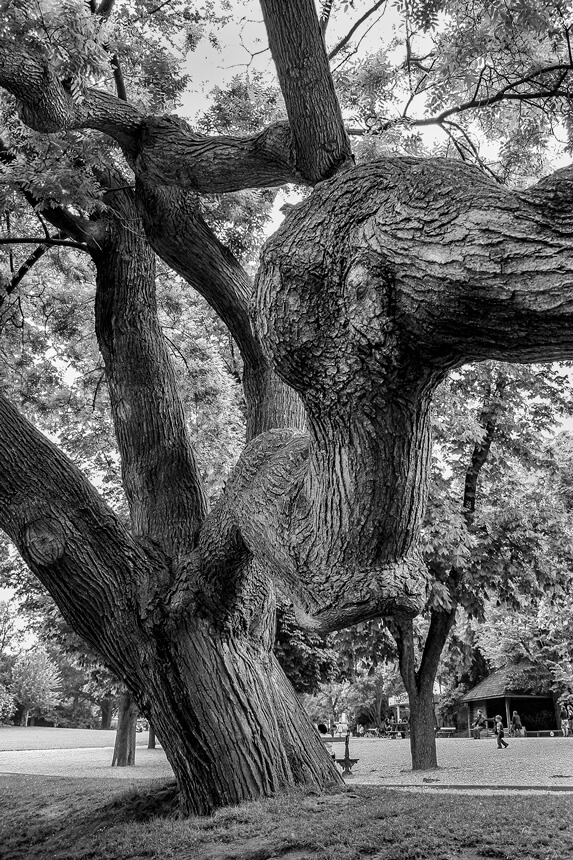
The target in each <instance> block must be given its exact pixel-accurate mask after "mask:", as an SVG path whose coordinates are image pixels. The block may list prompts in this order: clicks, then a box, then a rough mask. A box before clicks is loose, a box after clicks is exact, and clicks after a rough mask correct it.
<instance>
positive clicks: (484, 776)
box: [334, 738, 573, 791]
mask: <svg viewBox="0 0 573 860" xmlns="http://www.w3.org/2000/svg"><path fill="white" fill-rule="evenodd" d="M507 741H508V743H509V746H508V748H507V749H505V750H498V749H497V746H496V741H495V738H491V739H486V738H482V740H479V741H475V740H473V739H468V738H462V739H459V740H458V739H454V738H444V739H441V738H438V740H437V747H438V764H439V769H438V770H437V771H412V770H411V766H412V765H411V759H410V742H409V741H408V740H386V739H372V740H371V739H369V738H366V739H360V740H359V739H354V740H351V742H350V755H351V756H352V757H354V758H358V759H359V761H358V764H357V765H355V767H354V768H353V776H352V777H347V778H346V781H347V783H348V784H350V785H351V784H359V783H361V784H365V783H366V784H370V785H388V786H389V785H399V786H407V785H408V786H418V787H422V786H424V787H435V788H440V787H443V788H445V787H446V786H453V787H457V788H458V789H459V788H461V787H464V786H466V787H472V788H473V787H475V786H481V787H483V788H513V789H516V788H520V787H521V788H525V789H527V790H531V789H532V788H539V789H543V790H547V789H552V790H558V789H561V790H562V789H569V790H570V791H573V738H507ZM339 748H340V753H341V757H342V756H343V755H344V747H343V745H340V744H336V745H335V747H334V749H335V752H337V754H338V749H339Z"/></svg>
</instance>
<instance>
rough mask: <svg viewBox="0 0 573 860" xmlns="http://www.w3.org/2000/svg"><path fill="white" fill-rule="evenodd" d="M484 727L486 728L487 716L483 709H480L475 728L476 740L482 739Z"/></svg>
mask: <svg viewBox="0 0 573 860" xmlns="http://www.w3.org/2000/svg"><path fill="white" fill-rule="evenodd" d="M483 729H485V717H484V715H483V714H482V712H481V710H479V709H478V712H477V714H476V718H475V722H474V728H473V732H474V738H475V739H476V741H479V740H481V733H482V731H483Z"/></svg>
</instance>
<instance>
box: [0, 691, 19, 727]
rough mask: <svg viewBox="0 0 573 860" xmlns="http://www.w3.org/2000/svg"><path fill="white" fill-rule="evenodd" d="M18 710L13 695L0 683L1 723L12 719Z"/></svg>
mask: <svg viewBox="0 0 573 860" xmlns="http://www.w3.org/2000/svg"><path fill="white" fill-rule="evenodd" d="M15 710H16V701H15V699H14V696H13V695H12V693H11V692H10V691H9V690H8V689H7V687H5V686H4V684H2V683H0V723H5V722H6V721H7V720H9V719H10V717H11V716H12V714H13V713H14V711H15Z"/></svg>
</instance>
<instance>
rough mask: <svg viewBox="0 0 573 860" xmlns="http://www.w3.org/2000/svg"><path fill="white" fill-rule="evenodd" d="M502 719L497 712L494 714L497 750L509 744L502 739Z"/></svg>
mask: <svg viewBox="0 0 573 860" xmlns="http://www.w3.org/2000/svg"><path fill="white" fill-rule="evenodd" d="M503 734H504V732H503V720H502V718H501V717H500V715H499V714H497V715H496V718H495V736H496V738H497V748H498V750H503V749H505V748H506V747H508V746H509V744H508V743H507V742H506V741H504V739H503Z"/></svg>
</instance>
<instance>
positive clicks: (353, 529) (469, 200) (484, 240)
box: [0, 0, 573, 813]
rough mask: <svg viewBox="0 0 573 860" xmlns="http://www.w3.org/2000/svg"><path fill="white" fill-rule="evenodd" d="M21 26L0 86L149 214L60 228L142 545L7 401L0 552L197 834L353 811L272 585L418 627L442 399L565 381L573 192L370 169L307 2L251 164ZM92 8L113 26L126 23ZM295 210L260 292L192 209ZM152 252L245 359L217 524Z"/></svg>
mask: <svg viewBox="0 0 573 860" xmlns="http://www.w3.org/2000/svg"><path fill="white" fill-rule="evenodd" d="M3 5H4V7H5V9H6V10H7V11H8V12H10V14H13V16H14V18H13V20H14V21H15V22H16V24H17V23H18V21H19V22H20V24H19V25H18V26H19V27H20V29H18V27H17V26H16V24H14V27H13V28H12V29H11V28H10V26H6V25H3V27H2V30H1V32H0V86H2V87H3V88H4V89H5V90H6V91H8V92H9V93H11V94H12V95H13V96H15V97H16V99H17V104H18V110H19V113H20V116H21V118H22V120H23V121H24V123H25V124H27V125H28V126H29V127H31V128H32V129H34V130H35V131H36V132H41V133H46V134H50V133H56V132H61V131H66V130H73V129H86V130H88V129H91V130H95V131H97V132H103V133H104V135H106V136H108V137H110V138H111V139H113V141H115V142H116V144H117V145H118V146H119V147H120V149H121V151H122V153H123V156H124V157H125V159H126V161H127V163H128V164H129V166H130V168H131V170H132V171H133V173H134V175H135V187H134V188H133V189H132V188H126V187H125V182H124V181H123V180H122V179H121V177H119V176H118V175H116V174H115V173H114V172H113V171H112V170H108V171H103V173H102V175H100V177H99V178H100V181H101V182H102V185H103V187H104V188H105V197H104V202H105V204H107V209H106V210H105V211H104V212H103V214H101V213H100V214H98V216H97V217H95V216H94V217H91V218H83V217H80V216H79V215H78V212H77V210H74V209H73V208H70V207H67V208H66V207H63V206H62V207H56V206H52V209H51V210H46V212H45V217H46V218H48V220H51V221H52V223H54V226H56V228H57V229H58V231H59V233H58V235H59V237H60V241H61V240H62V238H61V237H62V236H67V237H71V238H72V239H73V240H74V241H75V242H76V243H79V244H81V245H82V246H84V247H85V249H86V250H87V251H88V253H89V254H90V255H91V257H92V259H93V262H94V264H95V268H96V272H97V296H96V332H97V337H98V341H99V345H100V350H101V353H102V356H103V359H104V361H105V367H106V376H107V381H108V386H109V390H110V399H111V404H112V412H113V420H114V424H115V429H116V436H117V440H118V446H119V450H120V452H121V457H122V469H123V480H124V486H125V490H126V495H127V498H128V502H129V506H130V513H131V528H130V529H128V528H126V527H125V525H124V524H123V523H122V522H121V521H120V520H119V519H118V518H117V517H116V516H115V514H114V513H113V511H112V510H111V509H110V508H109V507H108V506H107V505H106V504H104V502H103V501H102V499H101V498H100V497H99V495H98V493H97V492H96V490H95V489H94V488H93V487H92V486H91V485H90V484H89V483H88V481H87V480H86V479H85V478H83V477H82V475H81V474H80V473H79V472H78V471H77V470H76V469H75V468H74V467H73V466H72V465H71V463H70V462H69V461H68V460H67V458H66V457H65V456H64V455H63V454H62V453H61V452H59V451H58V449H57V448H56V447H55V446H54V445H53V443H52V442H50V441H49V440H47V439H46V438H44V437H42V436H41V434H39V433H38V432H37V431H36V430H35V429H34V428H33V427H32V426H31V425H30V424H29V423H28V422H27V421H26V420H25V419H24V418H23V417H22V416H21V415H20V414H19V413H18V412H17V410H16V409H15V408H14V407H13V406H12V405H11V404H10V403H9V402H8V401H7V400H6V399H5V398H3V399H2V400H1V401H0V427H1V433H0V524H1V526H2V528H3V529H4V530H5V532H6V533H7V534H8V535H9V536H10V537H11V539H12V540H13V541H14V542H15V544H16V545H17V546H18V548H19V550H20V552H21V554H22V556H23V558H24V559H25V561H26V563H27V564H28V565H29V566H30V568H31V569H32V570H33V571H34V573H36V574H37V576H38V577H39V578H40V579H41V581H42V582H43V583H44V584H45V586H46V587H47V588H48V590H49V591H50V593H51V594H52V596H53V597H54V599H55V600H56V602H57V603H58V605H59V607H60V608H61V610H62V612H63V614H64V615H65V616H66V618H67V619H68V621H69V622H70V624H71V625H72V626H73V627H74V629H75V630H77V631H78V633H80V634H81V635H82V636H84V637H85V638H86V639H87V640H89V641H90V642H91V643H92V644H93V646H94V647H95V648H96V649H97V650H98V651H99V653H100V654H101V655H102V658H103V659H104V660H105V661H106V662H107V663H108V664H109V665H110V666H111V667H113V669H114V671H115V672H117V673H118V674H119V675H120V676H121V677H122V679H123V680H124V681H125V683H126V684H127V686H128V687H129V689H130V690H131V691H132V692H133V694H134V695H135V697H136V699H137V701H138V702H139V704H140V707H141V709H142V710H143V711H144V712H145V713H146V715H147V716H148V717H149V718H150V719H151V722H152V724H153V725H154V727H155V728H156V729H157V731H158V734H159V735H160V737H161V740H162V743H163V745H164V748H165V750H166V753H167V756H168V758H169V761H170V763H171V764H172V766H173V769H174V771H175V774H176V777H177V781H178V785H179V789H180V792H181V797H182V803H183V807H184V808H185V809H186V810H187V811H188V812H197V813H205V812H208V811H210V810H212V809H213V808H214V807H216V806H220V805H223V804H228V803H234V802H238V801H240V800H243V799H249V798H254V797H259V796H264V795H269V794H271V793H272V792H275V791H276V790H278V789H280V788H281V787H284V786H290V785H295V784H310V785H313V786H318V787H324V786H326V785H328V784H333V783H336V782H337V781H339V780H340V777H339V776H338V774H337V773H336V771H335V769H334V766H333V765H332V763H331V762H330V759H329V757H328V755H327V754H326V752H325V751H324V749H323V747H322V744H321V741H320V739H319V738H318V736H317V735H316V733H315V732H314V730H313V728H312V726H311V724H310V722H309V720H308V719H307V717H306V716H305V714H304V713H303V711H302V709H301V707H300V705H299V703H298V701H297V699H296V696H295V695H294V693H293V691H292V689H291V687H290V685H289V684H288V682H287V681H286V679H285V677H284V674H283V673H282V671H281V669H280V667H279V666H278V664H277V661H276V659H275V658H274V656H273V654H272V650H271V646H272V640H273V632H274V587H275V583H276V584H279V585H280V587H281V589H282V590H283V591H286V592H287V593H288V594H289V595H290V596H291V598H292V600H293V603H294V606H295V608H296V611H297V614H298V618H299V621H300V622H301V623H302V624H305V625H307V626H309V627H312V628H314V629H317V630H321V631H327V630H334V629H337V628H341V627H344V626H346V625H349V624H352V623H354V622H357V621H360V620H364V619H368V618H375V617H380V616H383V615H393V616H395V617H397V618H408V617H412V616H413V615H415V614H416V613H417V612H418V611H419V610H420V608H421V607H422V605H423V603H424V594H425V587H426V577H425V571H424V566H423V563H422V560H421V555H420V552H419V548H418V536H419V530H420V523H421V518H422V515H423V510H424V502H425V497H426V484H427V469H428V456H429V450H430V435H429V420H428V412H429V408H430V403H431V399H432V393H433V391H434V390H435V388H436V386H437V385H438V384H439V382H440V381H441V380H442V379H443V378H444V376H445V374H446V373H447V372H448V371H449V370H450V369H451V368H454V367H456V366H459V365H461V364H463V363H464V362H468V361H479V360H482V359H486V358H497V359H503V360H506V361H521V362H532V361H547V360H553V359H560V358H565V357H568V358H569V357H571V356H572V355H573V328H572V326H571V319H572V317H573V236H572V227H573V217H572V216H571V200H572V198H573V182H572V179H573V173H572V172H571V170H570V169H569V168H567V169H565V170H561V171H558V172H557V173H554V174H553V175H551V176H549V177H548V178H546V179H545V180H543V181H542V182H539V183H538V184H537V185H535V186H534V187H532V188H530V189H529V190H528V191H521V192H517V191H511V190H507V189H505V188H502V187H500V186H499V185H498V184H496V182H494V181H493V180H492V179H491V178H488V177H487V176H485V175H484V174H483V173H482V172H480V170H478V169H477V168H475V167H471V166H468V165H466V164H464V163H462V162H461V161H449V160H446V159H426V160H424V159H417V158H413V157H405V158H404V157H387V158H384V159H382V160H379V161H377V162H376V163H372V164H368V165H360V166H354V164H353V159H352V154H351V147H350V143H349V138H348V136H347V133H346V131H345V127H344V124H343V118H342V113H341V109H340V107H339V103H338V100H337V95H336V92H335V88H334V84H333V79H332V76H331V73H330V69H329V62H328V56H327V53H326V49H325V44H324V37H323V30H324V26H321V24H320V23H319V20H318V17H317V15H316V11H315V6H314V3H313V2H312V0H292V2H290V3H288V4H285V3H283V2H280V0H262V2H261V6H262V11H263V17H264V21H265V25H266V28H267V33H268V38H269V45H270V49H271V52H272V56H273V59H274V61H275V64H276V68H277V72H278V78H279V82H280V85H281V89H282V92H283V96H284V100H285V103H286V110H287V115H288V122H282V123H278V124H274V125H271V126H270V127H267V128H265V129H263V130H262V131H260V132H259V133H257V134H254V135H252V136H251V137H242V138H233V137H229V136H227V137H206V136H205V135H201V134H198V133H196V132H195V131H193V130H192V129H191V128H190V127H188V126H187V125H186V124H185V123H183V122H181V121H179V120H177V119H176V118H173V117H165V116H149V115H146V114H145V113H144V112H143V111H141V110H140V109H138V108H137V107H135V106H133V105H131V104H130V103H128V102H127V101H126V100H125V98H124V97H123V96H124V95H125V94H124V92H123V90H122V88H121V87H119V88H118V90H117V91H118V94H119V95H118V96H116V95H114V94H112V93H111V92H108V91H106V90H104V89H90V88H89V87H84V85H83V80H82V73H83V67H82V64H81V63H80V64H78V65H77V67H73V66H70V67H66V69H63V68H62V66H61V64H60V65H59V64H58V60H57V56H59V55H56V54H54V53H53V52H52V53H51V54H50V52H49V51H47V50H42V47H41V45H40V43H39V41H38V39H37V36H36V34H34V33H32V34H30V36H29V38H24V37H22V33H21V29H22V25H21V17H22V14H23V13H22V9H23V7H24V6H25V5H26V4H22V3H21V2H18V0H14V2H7V3H4V4H3ZM69 5H70V4H64V6H65V8H66V9H67V8H68V7H69ZM140 5H141V4H140ZM375 5H380V4H375ZM88 6H89V9H88V8H87V7H86V14H87V13H88V12H89V13H90V14H91V15H93V16H95V17H97V16H100V17H101V18H105V17H107V16H108V15H110V14H111V13H112V11H113V6H114V4H113V2H107V0H101V2H100V4H99V6H98V4H97V3H95V2H91V3H90V4H88ZM80 7H81V9H83V8H84V5H83V4H81V3H78V10H79V12H78V14H79V13H80V11H81V10H80ZM24 11H25V10H24ZM18 16H20V18H18ZM323 24H324V22H323ZM15 34H16V35H15ZM50 50H51V48H50ZM112 64H113V67H114V69H115V72H116V78H117V77H118V75H117V72H118V68H119V62H118V60H117V58H115V59H114V58H112ZM5 157H6V158H9V157H10V148H9V147H7V150H6V151H5ZM285 182H297V183H302V184H306V185H308V186H312V187H313V191H312V193H311V194H310V196H309V197H308V198H307V199H306V200H305V201H304V202H303V203H301V204H300V205H298V206H296V207H295V208H294V209H293V210H292V211H291V212H290V213H289V214H288V216H287V217H286V219H285V221H284V222H283V224H282V226H281V227H280V229H279V230H278V231H277V233H276V234H275V235H274V236H273V237H272V238H271V239H270V240H269V241H268V242H267V244H266V246H265V249H264V252H263V255H262V261H261V266H260V270H259V273H258V276H257V280H256V284H255V286H254V291H253V288H252V286H251V284H250V282H249V279H248V278H247V276H246V274H245V272H244V271H243V269H242V268H241V266H240V265H239V264H238V263H237V261H236V260H235V259H234V258H233V256H232V255H231V254H230V253H229V251H228V250H227V249H226V248H225V247H223V246H222V245H221V243H220V242H219V241H218V240H217V239H216V238H215V236H214V235H213V233H212V231H211V230H210V229H209V227H208V226H207V224H206V223H205V221H204V219H203V217H202V215H201V212H200V207H199V205H198V199H197V195H199V194H202V193H217V194H221V193H225V192H231V191H235V190H237V189H245V188H266V187H275V186H278V185H281V184H283V183H285ZM36 190H37V189H36ZM27 193H30V189H29V188H28V191H27ZM152 251H154V252H155V253H156V254H158V255H159V256H160V257H162V258H163V259H164V260H165V261H166V262H167V263H168V264H169V265H170V266H171V267H172V268H173V269H174V270H175V271H177V272H178V273H179V274H181V275H182V276H183V277H184V278H186V279H187V280H188V282H189V283H190V284H191V285H192V286H193V287H195V288H196V289H197V290H199V291H200V292H201V293H202V294H203V295H204V296H205V297H206V298H207V300H208V301H209V302H210V303H211V304H212V306H213V307H214V308H215V310H216V311H217V313H219V315H220V316H221V318H222V319H223V321H224V322H225V323H226V325H227V326H228V328H229V330H230V332H231V334H232V336H233V338H234V339H235V341H236V343H237V345H238V348H239V350H240V352H241V356H242V359H243V364H244V387H245V398H246V403H247V412H248V416H247V424H248V443H247V445H246V448H245V450H244V453H243V455H242V457H241V458H240V460H239V462H238V464H237V467H236V469H235V471H234V473H233V475H232V477H231V479H230V480H229V482H228V484H227V486H226V489H225V492H224V494H223V496H222V497H221V498H220V500H219V501H218V503H217V504H216V505H215V506H214V507H213V509H212V510H210V511H209V510H208V509H207V504H206V501H205V496H204V492H203V488H202V485H201V481H200V477H199V472H198V468H197V464H196V461H195V457H194V454H193V451H192V450H191V446H190V444H189V441H188V438H187V434H186V427H185V416H184V412H183V409H182V406H181V402H180V398H179V393H178V390H177V385H176V382H175V377H174V374H173V370H172V368H171V365H170V361H169V358H168V352H167V349H166V346H165V343H164V340H163V337H162V333H161V329H160V326H159V324H158V321H157V313H156V306H155V295H154V261H153V253H152ZM252 296H254V301H253V307H254V312H253V314H251V312H250V309H249V305H250V302H251V297H252Z"/></svg>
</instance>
